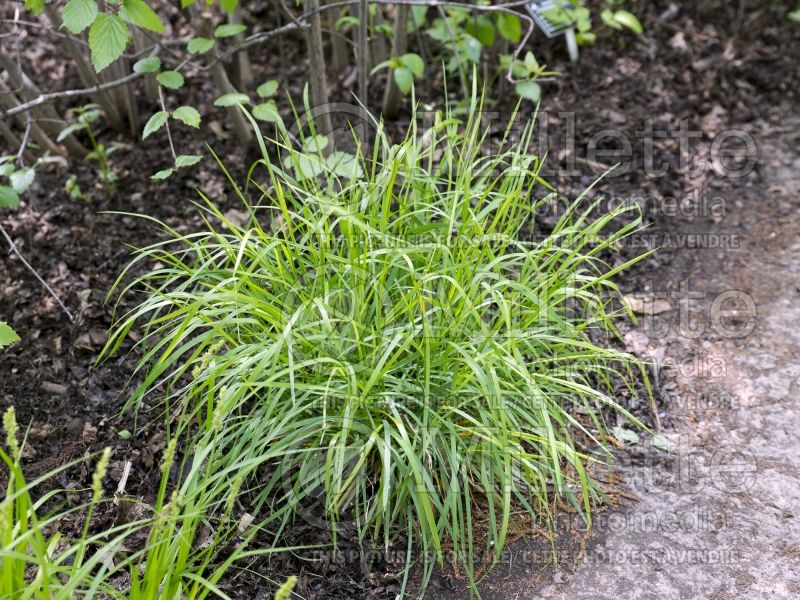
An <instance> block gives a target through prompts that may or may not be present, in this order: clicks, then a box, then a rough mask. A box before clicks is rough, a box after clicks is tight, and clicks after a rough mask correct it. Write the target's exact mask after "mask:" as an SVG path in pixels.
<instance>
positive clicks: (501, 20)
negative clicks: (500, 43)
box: [497, 12, 522, 44]
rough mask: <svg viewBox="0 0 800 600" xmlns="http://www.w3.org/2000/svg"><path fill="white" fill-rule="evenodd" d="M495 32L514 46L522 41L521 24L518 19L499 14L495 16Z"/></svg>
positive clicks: (506, 14)
mask: <svg viewBox="0 0 800 600" xmlns="http://www.w3.org/2000/svg"><path fill="white" fill-rule="evenodd" d="M497 31H499V32H500V35H501V36H503V37H504V38H505V39H507V40H508V41H509V42H514V43H515V44H516V43H517V42H519V41H520V40H521V39H522V22H521V21H520V20H519V17H515V16H514V15H510V14H508V13H502V12H501V13H499V14H498V15H497Z"/></svg>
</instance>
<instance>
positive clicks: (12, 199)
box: [0, 185, 19, 208]
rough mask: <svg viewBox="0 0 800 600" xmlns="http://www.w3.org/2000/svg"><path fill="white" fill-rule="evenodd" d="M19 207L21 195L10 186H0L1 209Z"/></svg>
mask: <svg viewBox="0 0 800 600" xmlns="http://www.w3.org/2000/svg"><path fill="white" fill-rule="evenodd" d="M15 206H19V194H17V192H16V191H14V188H12V187H11V186H10V185H0V208H14V207H15Z"/></svg>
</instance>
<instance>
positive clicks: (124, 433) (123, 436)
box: [114, 429, 132, 440]
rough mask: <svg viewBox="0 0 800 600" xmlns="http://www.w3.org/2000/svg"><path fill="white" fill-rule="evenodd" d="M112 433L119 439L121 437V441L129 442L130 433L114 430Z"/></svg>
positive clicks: (123, 430)
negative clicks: (115, 433) (114, 432)
mask: <svg viewBox="0 0 800 600" xmlns="http://www.w3.org/2000/svg"><path fill="white" fill-rule="evenodd" d="M114 431H116V432H117V435H118V436H119V437H121V438H122V439H123V440H129V439H131V435H132V434H131V432H130V431H128V430H127V429H120V430H119V431H117V430H116V429H115V430H114Z"/></svg>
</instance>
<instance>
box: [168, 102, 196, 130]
mask: <svg viewBox="0 0 800 600" xmlns="http://www.w3.org/2000/svg"><path fill="white" fill-rule="evenodd" d="M172 118H173V119H178V121H182V122H183V123H184V124H185V125H188V126H189V127H194V128H195V129H196V128H198V127H200V113H199V112H198V111H197V109H196V108H195V107H194V106H179V107H178V108H177V109H176V110H175V112H173V113H172Z"/></svg>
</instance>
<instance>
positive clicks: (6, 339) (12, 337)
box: [0, 321, 19, 348]
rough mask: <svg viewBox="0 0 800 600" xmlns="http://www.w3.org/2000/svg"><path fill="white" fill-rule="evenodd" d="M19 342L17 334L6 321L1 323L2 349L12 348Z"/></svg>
mask: <svg viewBox="0 0 800 600" xmlns="http://www.w3.org/2000/svg"><path fill="white" fill-rule="evenodd" d="M18 341H19V336H18V335H17V332H16V331H14V330H13V329H11V327H9V326H8V324H7V323H6V322H5V321H0V348H4V347H6V346H10V345H11V344H13V343H15V342H18Z"/></svg>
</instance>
